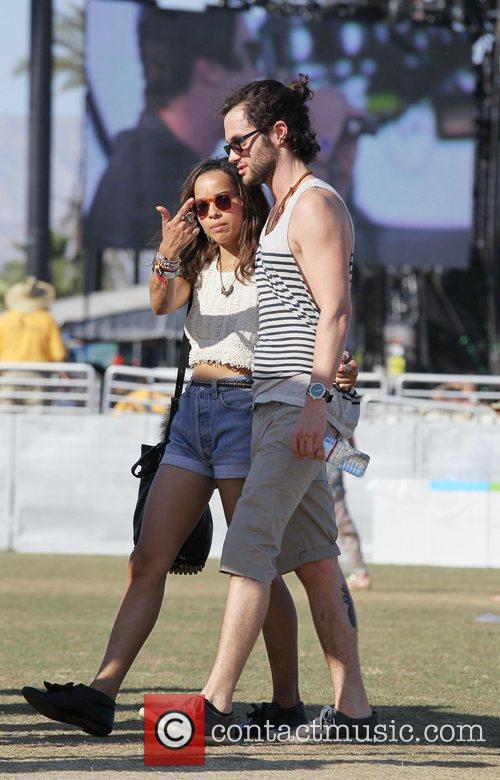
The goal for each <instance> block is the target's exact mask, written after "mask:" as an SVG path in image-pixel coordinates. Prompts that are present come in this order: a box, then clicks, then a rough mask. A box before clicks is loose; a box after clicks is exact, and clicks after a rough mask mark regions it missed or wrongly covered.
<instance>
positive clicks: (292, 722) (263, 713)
mask: <svg viewBox="0 0 500 780" xmlns="http://www.w3.org/2000/svg"><path fill="white" fill-rule="evenodd" d="M252 707H253V709H252V711H251V712H247V715H248V720H247V721H245V723H242V724H241V729H242V737H243V739H244V740H259V741H260V740H265V739H267V738H271V739H273V733H275V732H276V730H279V729H280V727H282V728H281V731H280V733H281V734H282V736H283V738H284V737H285V736H286V734H287V733H289V734H290V736H293V735H294V733H295V732H296V730H297V729H298V728H299V726H306V725H307V723H308V720H307V715H306V711H305V709H304V705H303V703H302V702H301V701H299V703H298V704H295V705H294V706H293V707H281V706H280V705H279V704H276V703H275V702H268V701H263V702H262V703H261V704H254V703H252Z"/></svg>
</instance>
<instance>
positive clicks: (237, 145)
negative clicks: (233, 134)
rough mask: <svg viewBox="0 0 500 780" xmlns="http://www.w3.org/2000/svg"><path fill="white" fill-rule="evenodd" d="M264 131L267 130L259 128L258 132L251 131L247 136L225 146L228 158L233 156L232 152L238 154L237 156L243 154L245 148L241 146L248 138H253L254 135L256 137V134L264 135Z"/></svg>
mask: <svg viewBox="0 0 500 780" xmlns="http://www.w3.org/2000/svg"><path fill="white" fill-rule="evenodd" d="M264 129H265V128H262V127H259V128H257V130H250V132H249V133H246V135H242V136H241V138H235V139H234V141H231V142H230V143H228V144H225V145H224V146H223V147H222V148H223V149H224V151H225V153H226V154H227V156H228V157H229V155H230V154H231V151H233V152H236V154H241V153H242V151H243V147H242V145H241V144H242V143H243V141H246V140H247V138H251V137H252V135H255V133H263V132H264Z"/></svg>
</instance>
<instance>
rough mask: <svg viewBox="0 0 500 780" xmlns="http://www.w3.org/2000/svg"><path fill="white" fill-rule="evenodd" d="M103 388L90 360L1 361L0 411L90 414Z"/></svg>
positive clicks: (96, 408)
mask: <svg viewBox="0 0 500 780" xmlns="http://www.w3.org/2000/svg"><path fill="white" fill-rule="evenodd" d="M99 391H100V388H99V380H98V377H97V374H96V372H95V370H94V368H93V367H92V366H89V365H87V364H86V363H6V362H5V363H0V413H2V412H3V413H9V414H10V413H12V412H41V413H45V414H49V413H50V414H74V413H78V414H89V413H91V412H97V411H99Z"/></svg>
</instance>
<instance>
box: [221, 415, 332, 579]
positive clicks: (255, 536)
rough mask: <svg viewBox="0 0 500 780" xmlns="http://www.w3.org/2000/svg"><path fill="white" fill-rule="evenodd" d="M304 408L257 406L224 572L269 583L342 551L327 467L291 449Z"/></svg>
mask: <svg viewBox="0 0 500 780" xmlns="http://www.w3.org/2000/svg"><path fill="white" fill-rule="evenodd" d="M300 412H301V407H300V406H292V405H291V404H286V403H282V402H281V401H270V402H268V403H264V404H256V406H255V409H254V413H253V423H252V445H251V459H252V464H251V467H250V472H249V474H248V476H247V478H246V482H245V485H244V488H243V492H242V494H241V498H240V500H239V501H238V504H237V506H236V510H235V512H234V515H233V519H232V522H231V525H230V526H229V528H228V531H227V535H226V540H225V543H224V548H223V550H222V557H221V564H220V571H221V572H225V573H226V574H239V575H241V576H243V577H250V578H251V579H254V580H259V581H260V582H267V583H270V582H272V580H273V579H274V578H275V577H276V574H278V573H279V574H285V573H286V572H289V571H293V570H294V569H296V568H298V567H299V566H300V565H301V564H303V563H307V562H309V561H319V560H323V559H324V558H333V557H335V556H337V555H339V554H340V550H339V548H338V547H337V544H336V539H337V526H336V524H335V510H334V503H333V497H332V492H331V489H330V486H329V484H328V480H327V475H326V465H325V463H324V462H321V461H317V460H300V459H299V458H296V457H295V455H294V454H293V452H292V449H291V446H292V434H293V430H294V428H295V425H296V423H297V420H298V418H299V415H300Z"/></svg>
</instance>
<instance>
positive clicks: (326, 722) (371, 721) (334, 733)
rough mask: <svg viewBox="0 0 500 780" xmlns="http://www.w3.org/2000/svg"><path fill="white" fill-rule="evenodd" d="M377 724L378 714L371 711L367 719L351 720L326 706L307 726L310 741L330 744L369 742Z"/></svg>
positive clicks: (333, 708)
mask: <svg viewBox="0 0 500 780" xmlns="http://www.w3.org/2000/svg"><path fill="white" fill-rule="evenodd" d="M377 723H378V714H377V712H376V711H375V710H372V714H371V715H370V716H369V717H367V718H351V717H349V715H344V713H343V712H339V710H337V709H335V707H330V706H329V705H328V704H327V705H326V706H325V707H322V708H321V712H320V713H319V715H318V717H317V718H314V720H312V721H311V722H310V724H309V726H308V730H307V733H308V735H309V738H310V739H311V740H318V741H320V740H329V741H332V742H344V741H345V742H371V741H372V740H373V737H374V733H375V726H376V725H377Z"/></svg>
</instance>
